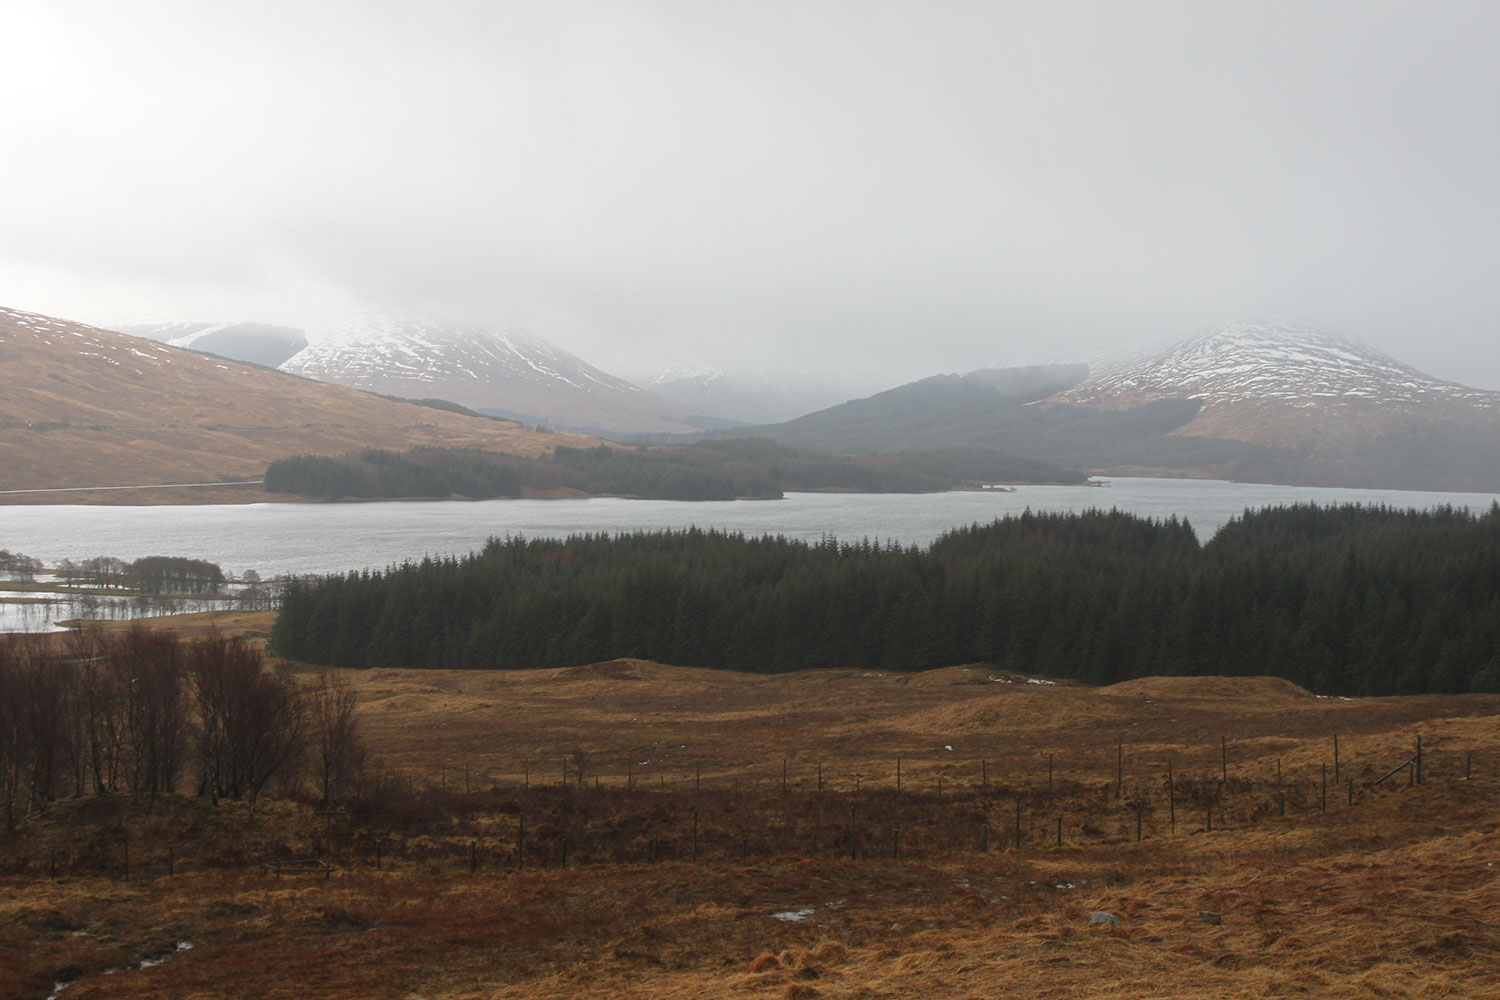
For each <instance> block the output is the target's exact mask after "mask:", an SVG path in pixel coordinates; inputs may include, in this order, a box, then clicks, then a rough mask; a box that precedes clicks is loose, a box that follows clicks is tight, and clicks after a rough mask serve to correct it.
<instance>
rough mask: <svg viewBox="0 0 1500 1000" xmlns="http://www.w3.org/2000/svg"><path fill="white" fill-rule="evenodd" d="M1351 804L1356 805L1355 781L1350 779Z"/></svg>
mask: <svg viewBox="0 0 1500 1000" xmlns="http://www.w3.org/2000/svg"><path fill="white" fill-rule="evenodd" d="M1349 804H1350V805H1351V806H1352V805H1354V779H1353V778H1350V779H1349Z"/></svg>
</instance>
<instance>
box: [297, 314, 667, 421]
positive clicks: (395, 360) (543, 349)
mask: <svg viewBox="0 0 1500 1000" xmlns="http://www.w3.org/2000/svg"><path fill="white" fill-rule="evenodd" d="M306 332H307V338H308V344H307V346H306V347H305V348H303V349H302V350H301V351H300V352H298V353H297V354H296V355H294V356H293V357H291V358H290V359H288V360H287V361H286V362H285V363H283V364H282V366H281V367H282V370H283V371H289V372H293V373H295V374H298V375H306V376H308V377H310V378H317V379H321V380H324V381H329V382H343V383H345V384H354V383H355V382H358V381H361V380H375V381H383V380H386V379H389V378H392V377H399V378H401V379H404V380H409V381H413V382H430V383H433V384H435V385H436V384H448V383H452V382H455V381H457V382H465V381H467V382H473V383H476V384H477V383H482V382H486V381H492V380H494V379H495V378H496V376H497V375H503V376H504V377H505V378H506V379H513V380H521V381H525V382H531V383H534V384H537V385H547V384H553V383H562V384H565V385H568V386H571V387H573V388H574V389H576V390H579V391H580V392H597V391H603V392H618V393H627V394H629V393H638V392H640V391H641V390H640V389H638V388H637V387H636V386H634V385H631V384H630V383H629V382H626V381H625V380H624V379H619V378H616V377H614V376H613V375H609V374H607V373H605V372H602V371H600V370H599V369H597V368H595V367H593V366H592V365H590V364H588V363H587V362H585V361H583V360H582V359H580V358H577V357H574V356H573V355H572V354H569V353H568V352H567V351H563V350H560V349H559V348H556V347H554V346H552V345H551V344H549V343H547V342H546V341H544V340H540V339H538V338H536V337H528V336H525V335H522V334H514V333H505V332H503V331H500V330H497V329H494V328H492V327H486V326H479V325H475V324H469V323H442V324H439V323H433V322H427V321H418V320H393V319H388V318H384V317H367V318H363V319H359V320H353V321H348V322H344V323H339V324H335V325H331V326H324V327H316V328H309V329H307V330H306ZM471 405H472V404H471Z"/></svg>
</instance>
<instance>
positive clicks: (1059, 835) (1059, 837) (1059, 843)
mask: <svg viewBox="0 0 1500 1000" xmlns="http://www.w3.org/2000/svg"><path fill="white" fill-rule="evenodd" d="M1057 846H1058V847H1061V846H1062V814H1061V813H1059V814H1058V816H1057Z"/></svg>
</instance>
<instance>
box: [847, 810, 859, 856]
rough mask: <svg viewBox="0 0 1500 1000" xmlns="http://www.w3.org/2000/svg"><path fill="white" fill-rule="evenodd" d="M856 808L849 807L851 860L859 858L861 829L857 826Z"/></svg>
mask: <svg viewBox="0 0 1500 1000" xmlns="http://www.w3.org/2000/svg"><path fill="white" fill-rule="evenodd" d="M854 809H855V807H854V806H850V807H849V860H851V861H853V860H855V859H856V858H858V857H859V827H858V826H856V825H855V816H854Z"/></svg>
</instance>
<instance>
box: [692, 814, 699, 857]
mask: <svg viewBox="0 0 1500 1000" xmlns="http://www.w3.org/2000/svg"><path fill="white" fill-rule="evenodd" d="M693 860H694V861H697V860H698V810H696V809H694V810H693Z"/></svg>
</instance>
